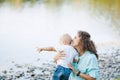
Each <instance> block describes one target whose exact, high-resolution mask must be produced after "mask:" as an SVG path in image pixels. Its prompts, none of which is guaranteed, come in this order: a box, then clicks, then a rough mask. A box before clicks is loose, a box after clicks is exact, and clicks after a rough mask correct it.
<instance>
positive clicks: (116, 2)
mask: <svg viewBox="0 0 120 80" xmlns="http://www.w3.org/2000/svg"><path fill="white" fill-rule="evenodd" d="M119 9H120V0H89V10H91V12H92V14H93V15H96V16H97V17H98V18H100V17H104V18H105V19H106V22H108V23H110V27H113V28H115V29H116V30H118V31H119V30H120V10H119ZM119 33H120V32H119Z"/></svg>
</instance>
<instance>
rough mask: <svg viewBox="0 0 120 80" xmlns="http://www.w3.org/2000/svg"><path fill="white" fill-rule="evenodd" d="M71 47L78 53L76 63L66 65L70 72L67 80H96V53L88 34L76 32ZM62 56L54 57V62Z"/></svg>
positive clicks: (97, 69)
mask: <svg viewBox="0 0 120 80" xmlns="http://www.w3.org/2000/svg"><path fill="white" fill-rule="evenodd" d="M72 46H73V47H74V48H75V49H76V50H77V51H78V53H79V58H78V59H79V61H78V62H77V63H72V64H68V65H69V68H70V69H71V70H72V72H71V74H70V76H69V80H98V71H99V68H98V62H97V58H98V55H97V51H96V48H95V45H94V43H93V41H92V40H91V39H90V34H89V33H87V32H85V31H78V32H77V34H76V36H75V38H74V39H73V42H72ZM63 56H64V54H59V55H56V57H55V58H54V60H55V61H56V60H58V59H59V58H61V57H63Z"/></svg>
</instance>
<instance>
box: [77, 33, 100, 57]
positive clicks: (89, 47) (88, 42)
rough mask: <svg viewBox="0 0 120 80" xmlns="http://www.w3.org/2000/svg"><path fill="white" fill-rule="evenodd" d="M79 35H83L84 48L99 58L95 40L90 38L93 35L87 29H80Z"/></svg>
mask: <svg viewBox="0 0 120 80" xmlns="http://www.w3.org/2000/svg"><path fill="white" fill-rule="evenodd" d="M78 35H79V37H81V43H82V46H83V50H89V51H91V52H92V53H93V54H95V56H96V57H97V58H98V54H97V50H96V47H95V44H94V42H93V41H92V40H91V39H90V37H91V36H90V34H89V33H88V32H85V31H78Z"/></svg>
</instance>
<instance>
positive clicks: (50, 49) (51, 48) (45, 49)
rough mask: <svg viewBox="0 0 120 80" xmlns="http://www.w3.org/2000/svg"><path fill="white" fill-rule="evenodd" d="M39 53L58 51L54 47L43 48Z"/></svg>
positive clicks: (39, 49)
mask: <svg viewBox="0 0 120 80" xmlns="http://www.w3.org/2000/svg"><path fill="white" fill-rule="evenodd" d="M37 51H38V52H39V53H40V52H41V51H56V50H55V48H54V47H43V48H38V49H37Z"/></svg>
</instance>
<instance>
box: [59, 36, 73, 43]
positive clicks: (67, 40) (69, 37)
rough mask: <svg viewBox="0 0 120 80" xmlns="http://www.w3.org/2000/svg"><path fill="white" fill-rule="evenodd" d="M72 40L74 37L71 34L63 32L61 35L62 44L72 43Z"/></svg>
mask: <svg viewBox="0 0 120 80" xmlns="http://www.w3.org/2000/svg"><path fill="white" fill-rule="evenodd" d="M71 41H72V38H71V36H70V35H69V34H63V35H62V36H61V37H60V44H64V45H70V44H71Z"/></svg>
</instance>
